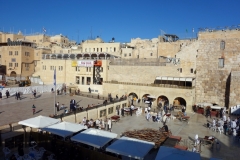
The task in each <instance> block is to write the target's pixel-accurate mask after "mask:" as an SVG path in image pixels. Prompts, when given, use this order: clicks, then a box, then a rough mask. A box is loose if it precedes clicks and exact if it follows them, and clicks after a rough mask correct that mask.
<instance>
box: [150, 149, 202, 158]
mask: <svg viewBox="0 0 240 160" xmlns="http://www.w3.org/2000/svg"><path fill="white" fill-rule="evenodd" d="M175 159H177V160H193V159H194V160H200V159H201V156H200V154H199V153H195V152H190V151H184V150H180V149H176V148H170V147H165V146H161V147H160V149H159V151H158V153H157V156H156V158H155V160H175Z"/></svg>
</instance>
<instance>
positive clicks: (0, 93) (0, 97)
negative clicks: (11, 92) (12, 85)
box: [0, 92, 2, 100]
mask: <svg viewBox="0 0 240 160" xmlns="http://www.w3.org/2000/svg"><path fill="white" fill-rule="evenodd" d="M0 100H2V92H0Z"/></svg>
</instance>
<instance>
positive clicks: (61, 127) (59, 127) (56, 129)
mask: <svg viewBox="0 0 240 160" xmlns="http://www.w3.org/2000/svg"><path fill="white" fill-rule="evenodd" d="M83 129H87V127H86V126H84V125H81V124H77V123H69V122H61V123H57V124H54V125H51V126H48V127H44V128H42V130H43V131H47V132H51V133H53V134H56V135H59V136H61V137H63V138H65V137H67V136H70V135H72V134H73V133H76V132H78V131H81V130H83Z"/></svg>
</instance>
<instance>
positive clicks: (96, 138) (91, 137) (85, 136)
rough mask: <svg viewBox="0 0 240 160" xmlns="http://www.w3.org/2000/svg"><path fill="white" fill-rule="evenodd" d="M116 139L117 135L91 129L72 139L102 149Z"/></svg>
mask: <svg viewBox="0 0 240 160" xmlns="http://www.w3.org/2000/svg"><path fill="white" fill-rule="evenodd" d="M114 138H117V134H116V133H112V132H107V131H103V130H99V129H93V128H90V129H87V130H85V131H83V132H81V133H79V134H77V135H75V136H73V137H71V140H72V141H76V142H81V143H84V144H87V145H90V146H93V147H96V148H100V147H103V146H104V145H105V144H107V143H108V142H109V141H111V140H112V139H114Z"/></svg>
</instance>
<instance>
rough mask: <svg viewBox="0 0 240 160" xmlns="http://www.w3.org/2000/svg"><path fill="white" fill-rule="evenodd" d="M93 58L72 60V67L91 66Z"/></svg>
mask: <svg viewBox="0 0 240 160" xmlns="http://www.w3.org/2000/svg"><path fill="white" fill-rule="evenodd" d="M93 65H94V61H93V60H79V61H72V67H93Z"/></svg>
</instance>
